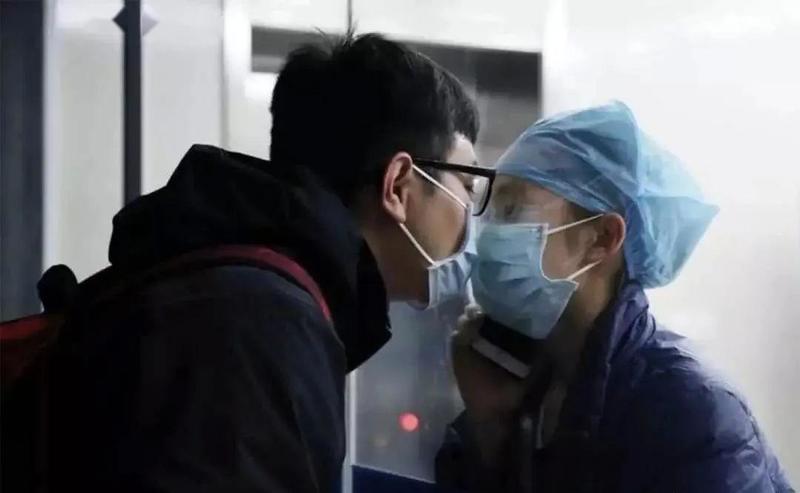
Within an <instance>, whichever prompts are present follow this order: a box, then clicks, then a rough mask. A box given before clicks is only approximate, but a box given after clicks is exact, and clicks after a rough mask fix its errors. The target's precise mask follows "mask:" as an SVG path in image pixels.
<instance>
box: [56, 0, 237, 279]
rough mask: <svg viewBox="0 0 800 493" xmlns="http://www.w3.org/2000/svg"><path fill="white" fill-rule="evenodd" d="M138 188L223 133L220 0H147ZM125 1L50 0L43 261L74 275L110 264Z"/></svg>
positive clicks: (118, 177)
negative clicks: (151, 24) (119, 19)
mask: <svg viewBox="0 0 800 493" xmlns="http://www.w3.org/2000/svg"><path fill="white" fill-rule="evenodd" d="M144 5H145V7H146V8H147V9H149V10H150V11H151V12H152V13H153V15H154V16H155V17H156V19H157V20H158V24H157V25H156V27H155V28H154V29H153V30H152V31H150V33H149V34H147V35H146V36H145V38H144V41H143V48H142V51H143V54H142V65H143V67H142V71H143V76H142V77H143V78H142V106H143V125H142V126H143V144H142V146H143V159H142V191H143V192H145V193H146V192H148V191H151V190H153V189H154V188H156V187H158V186H161V185H162V184H163V183H164V182H165V181H166V180H167V178H168V177H169V175H170V174H171V173H172V171H173V169H174V168H175V166H176V165H177V164H178V161H179V160H180V158H181V156H183V154H184V153H185V152H186V150H187V149H188V148H189V146H190V145H191V144H193V143H196V142H200V143H207V144H215V145H219V144H220V142H221V138H222V98H223V92H222V2H221V0H146V1H145V4H144ZM121 6H122V2H119V1H115V0H49V2H48V4H47V16H48V30H47V39H46V76H45V78H46V81H45V88H46V89H45V92H46V109H45V111H46V113H45V115H46V116H45V119H46V124H45V125H46V131H45V138H46V142H47V144H46V150H45V161H46V163H45V248H44V263H45V266H47V265H51V264H54V263H66V264H68V265H69V266H71V267H72V268H73V269H74V270H75V272H76V274H77V275H78V277H79V278H83V277H86V276H88V275H90V274H92V273H93V272H95V271H97V270H98V269H100V268H102V267H104V266H105V265H107V262H108V261H107V256H108V255H107V250H108V241H109V238H110V236H111V220H112V218H113V216H114V214H115V213H116V212H117V211H118V210H119V209H120V207H121V206H122V202H123V196H122V185H123V182H122V176H123V175H122V156H123V154H122V145H123V142H122V104H123V92H122V91H123V89H122V50H123V38H122V36H123V35H122V31H121V30H120V29H119V27H117V25H116V24H115V23H114V22H113V18H114V16H115V15H116V14H117V13H118V12H119V10H120V8H121Z"/></svg>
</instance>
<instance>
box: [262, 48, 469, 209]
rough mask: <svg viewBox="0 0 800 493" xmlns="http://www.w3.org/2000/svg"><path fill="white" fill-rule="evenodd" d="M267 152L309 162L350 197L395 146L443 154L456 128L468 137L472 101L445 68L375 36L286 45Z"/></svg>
mask: <svg viewBox="0 0 800 493" xmlns="http://www.w3.org/2000/svg"><path fill="white" fill-rule="evenodd" d="M271 111H272V145H271V150H270V154H271V159H272V160H273V161H274V162H276V163H282V164H290V165H303V166H307V167H309V168H310V169H312V170H313V171H314V172H315V173H316V174H317V175H318V176H320V177H321V178H322V179H323V180H324V181H325V182H326V183H327V184H328V185H329V186H330V187H331V188H332V189H333V190H334V191H335V192H336V193H337V194H338V195H339V196H340V197H341V198H342V200H343V201H344V202H345V203H346V204H348V205H352V203H353V202H354V199H355V197H356V195H357V194H358V192H359V191H360V190H361V189H363V187H365V186H368V185H373V184H375V183H378V180H380V177H382V176H383V173H384V171H385V164H386V163H387V162H388V160H389V159H390V158H391V157H392V156H393V155H394V154H395V153H397V152H400V151H405V152H408V153H409V154H411V155H412V156H413V157H418V158H427V159H437V160H442V159H445V158H446V155H447V153H448V152H449V151H450V150H451V149H452V146H453V137H454V134H455V133H461V134H463V135H464V136H465V137H467V138H468V139H469V140H470V141H471V142H472V143H475V140H476V139H477V135H478V128H479V119H478V112H477V109H476V107H475V104H474V102H473V101H472V100H471V99H470V97H469V96H468V95H467V94H466V92H465V91H464V89H463V88H462V86H461V84H460V83H459V81H458V80H457V79H456V78H455V77H454V76H453V75H452V74H451V73H449V72H448V71H447V70H445V69H444V68H442V67H440V66H439V65H438V64H436V63H435V62H433V61H432V60H430V59H429V58H427V57H426V56H424V55H422V54H420V53H417V52H415V51H413V50H411V49H409V48H408V47H406V46H404V45H402V44H399V43H396V42H393V41H389V40H387V39H385V38H383V37H382V36H380V35H378V34H364V35H359V36H354V35H353V34H352V33H348V34H347V35H345V36H343V37H342V38H339V39H335V40H329V41H328V42H327V43H321V44H319V45H306V46H303V47H301V48H299V49H296V50H294V51H293V52H292V53H291V54H290V55H289V57H288V59H287V61H286V64H285V65H284V67H283V69H282V70H281V73H280V75H279V76H278V81H277V83H276V84H275V90H274V93H273V97H272V107H271Z"/></svg>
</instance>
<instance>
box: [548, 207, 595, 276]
mask: <svg viewBox="0 0 800 493" xmlns="http://www.w3.org/2000/svg"><path fill="white" fill-rule="evenodd" d="M604 215H605V214H595V215H594V216H592V217H587V218H586V219H581V220H580V221H575V222H574V223H570V224H565V225H563V226H559V227H557V228H553V229H551V230H548V231H547V236H550V235H552V234H555V233H560V232H561V231H564V230H567V229H569V228H572V227H574V226H578V225H580V224H584V223H588V222H589V221H594V220H595V219H597V218H599V217H603V216H604ZM601 262H602V260H598V261H597V262H592V263H591V264H589V265H585V266H584V267H583V268H581V269H578V270H577V271H576V272H575V273H573V274H572V275H571V276H569V277H567V278H566V279H565V280H567V281H574V280H575V279H577V278H578V277H580V276H582V275H583V274H586V273H587V272H589V271H590V270H591V269H593V268H595V267H597V266H598V265H599V264H600V263H601Z"/></svg>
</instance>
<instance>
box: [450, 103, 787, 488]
mask: <svg viewBox="0 0 800 493" xmlns="http://www.w3.org/2000/svg"><path fill="white" fill-rule="evenodd" d="M497 172H498V178H497V180H496V182H495V184H494V187H493V190H492V193H493V195H492V199H491V204H490V208H489V210H488V211H487V213H486V217H485V218H484V220H483V224H482V226H481V230H480V234H479V236H478V240H477V249H478V260H477V265H476V267H475V272H474V274H473V278H472V281H473V288H474V291H475V298H476V301H477V302H478V304H479V305H480V308H474V309H472V310H471V311H468V313H467V314H466V316H465V317H464V318H463V319H462V322H461V329H460V331H459V332H458V333H457V334H456V336H455V337H454V345H453V361H454V369H455V373H456V377H457V379H458V383H459V389H460V391H461V393H462V396H463V398H464V401H465V404H466V408H467V410H466V413H465V415H464V416H462V417H461V418H460V419H459V420H458V421H457V422H456V423H455V425H454V426H453V428H452V429H451V430H450V431H449V436H448V439H447V441H446V444H445V446H444V447H443V449H442V451H441V453H440V455H439V457H438V459H437V473H438V478H439V482H440V484H447V485H449V486H451V487H455V488H460V489H466V490H470V491H535V492H549V491H558V492H580V491H600V492H694V491H696V492H703V493H714V492H720V493H721V492H744V491H746V492H787V491H793V490H792V489H791V487H790V486H789V484H788V481H787V479H786V478H785V476H784V474H783V472H782V471H781V468H780V466H779V464H778V461H777V459H776V458H775V457H774V455H773V454H772V452H771V451H770V449H769V447H768V446H767V444H766V442H765V440H764V437H763V436H762V434H761V432H760V431H759V428H758V426H757V425H756V423H755V419H754V418H753V416H752V414H751V413H750V410H749V409H748V408H747V406H746V405H745V404H744V402H743V400H742V399H741V398H740V397H739V396H738V395H737V394H736V393H735V392H734V391H733V390H731V389H730V388H729V387H728V386H727V385H726V384H725V383H724V382H722V381H721V380H720V379H718V378H717V377H715V376H713V375H712V374H711V373H710V372H709V371H708V370H707V369H706V368H705V367H704V366H703V365H702V364H701V363H700V362H698V360H697V359H696V358H695V357H694V356H693V355H692V354H691V353H690V352H688V351H687V350H686V348H685V341H684V339H682V338H681V337H680V336H678V335H676V334H673V333H671V332H668V331H666V330H664V328H663V327H661V326H660V325H659V324H658V323H657V322H656V321H655V319H654V318H653V316H652V315H651V314H650V313H649V311H648V300H647V296H646V295H645V293H644V289H645V288H655V287H660V286H664V285H666V284H668V283H670V282H671V281H672V280H673V279H674V278H675V277H676V276H677V274H678V272H679V271H680V269H681V267H682V266H683V265H684V263H685V262H686V260H687V259H688V257H689V255H690V254H691V252H692V250H693V249H694V247H695V246H696V244H697V242H698V241H699V239H700V238H701V236H702V235H703V233H704V232H705V230H706V228H707V226H708V224H709V223H710V222H711V220H712V218H713V217H714V216H715V214H716V212H717V209H716V207H714V206H712V205H710V204H709V203H708V202H706V200H705V199H704V198H703V196H702V194H701V192H700V190H699V188H698V187H697V185H696V184H695V183H694V181H693V180H692V178H691V177H690V176H689V175H688V174H687V173H686V171H685V170H684V169H683V168H682V167H681V166H680V164H679V163H678V161H677V160H676V159H675V158H674V157H673V156H671V155H670V154H668V153H666V152H665V151H663V150H661V149H659V148H658V147H657V146H656V145H655V144H654V143H653V142H652V141H651V140H650V139H649V138H648V137H647V136H645V135H644V134H643V133H642V132H641V131H640V130H639V128H638V126H637V124H636V121H635V119H634V117H633V115H632V113H631V111H630V110H629V109H628V108H627V107H626V106H625V105H623V104H621V103H612V104H609V105H606V106H601V107H597V108H591V109H588V110H585V111H578V112H574V113H569V114H564V115H560V116H557V117H555V118H552V119H548V120H543V121H540V122H538V123H536V124H535V125H533V126H532V127H530V128H529V129H528V130H527V131H526V132H525V133H523V135H522V136H521V137H520V138H519V139H518V140H517V141H516V142H515V143H514V144H513V145H512V146H511V148H510V149H509V150H508V151H507V152H506V153H505V154H504V155H503V157H502V158H501V159H500V162H499V164H498V169H497ZM485 317H488V318H490V319H492V320H493V321H495V322H498V323H500V324H502V325H503V326H505V327H506V328H508V329H510V331H512V332H514V333H516V334H522V335H524V336H525V337H526V338H527V339H529V340H532V341H535V342H536V344H537V352H536V355H537V356H536V358H535V361H534V362H530V361H528V362H524V363H531V364H530V365H529V366H528V367H526V368H524V369H523V370H524V371H522V370H520V369H519V368H518V367H513V368H512V367H511V366H509V365H503V366H504V367H505V368H506V369H508V368H511V369H514V368H516V370H515V371H514V372H515V373H517V375H518V376H519V375H523V376H525V378H524V379H523V378H518V377H517V376H514V375H512V373H511V372H509V371H507V370H506V369H503V368H501V366H499V365H497V364H494V363H492V362H490V361H489V359H487V358H486V357H484V355H489V356H493V357H492V359H493V360H494V361H496V362H500V363H502V362H503V361H504V359H503V357H500V356H503V354H500V355H499V356H498V354H495V353H498V352H499V353H502V351H500V350H499V349H498V348H495V349H496V350H497V351H495V352H494V353H493V352H491V351H489V352H487V350H486V347H487V340H485V339H483V337H482V335H481V334H479V331H478V329H479V327H480V326H481V325H482V324H483V323H484V318H485ZM479 351H480V353H481V354H479ZM506 356H507V355H506ZM521 371H522V372H521ZM520 372H521V373H520Z"/></svg>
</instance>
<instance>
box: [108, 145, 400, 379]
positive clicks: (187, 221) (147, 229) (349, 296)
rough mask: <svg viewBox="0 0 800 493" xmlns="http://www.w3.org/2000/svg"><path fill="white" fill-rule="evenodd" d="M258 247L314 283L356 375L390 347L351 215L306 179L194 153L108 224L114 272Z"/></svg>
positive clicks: (209, 152) (235, 157)
mask: <svg viewBox="0 0 800 493" xmlns="http://www.w3.org/2000/svg"><path fill="white" fill-rule="evenodd" d="M230 244H260V245H266V246H269V247H273V248H277V249H279V250H282V251H285V252H286V253H288V254H289V255H291V256H292V257H294V258H295V260H297V261H298V263H300V264H301V265H302V266H303V267H304V268H305V269H306V270H308V272H309V274H311V276H312V277H313V278H314V279H315V280H316V281H317V283H318V284H319V285H320V288H321V289H322V291H323V293H324V295H325V298H326V300H327V301H328V303H329V305H330V307H331V312H332V315H333V319H334V324H335V326H336V331H337V334H338V335H339V338H340V339H341V340H342V342H343V343H344V345H345V350H346V352H347V359H348V367H349V369H353V368H355V367H356V366H358V365H359V364H361V363H362V362H363V361H364V360H366V359H367V358H369V357H370V356H371V355H372V354H374V353H375V352H376V351H377V350H378V349H379V348H380V347H381V346H382V345H383V344H384V343H385V342H386V341H387V340H388V339H389V336H390V333H389V319H388V315H387V311H388V306H387V298H386V290H385V287H384V284H383V280H382V278H381V276H380V273H379V272H378V269H377V264H376V263H375V259H374V257H373V256H372V253H371V252H370V250H369V248H368V247H367V245H366V243H365V241H364V239H363V237H362V236H361V234H360V233H359V230H358V227H357V225H356V223H355V221H354V220H353V218H352V216H351V214H350V211H349V210H348V209H347V208H346V207H345V206H344V205H343V204H342V202H341V201H340V200H339V198H338V197H337V196H336V195H335V194H334V193H333V192H331V191H330V190H329V189H328V188H327V187H325V185H324V184H323V183H322V182H321V181H320V180H319V179H318V178H317V177H316V175H314V174H313V173H312V172H311V171H310V170H308V169H307V168H305V167H302V166H289V165H281V164H277V163H271V162H269V161H264V160H261V159H258V158H255V157H252V156H246V155H243V154H237V153H232V152H227V151H225V150H222V149H219V148H216V147H211V146H201V145H195V146H193V147H192V148H191V149H190V150H189V152H188V153H187V154H186V155H185V156H184V158H183V159H182V160H181V162H180V164H179V165H178V167H177V169H176V170H175V172H174V174H173V175H172V177H171V178H170V180H169V182H168V183H167V184H166V186H164V187H163V188H161V189H158V190H156V191H155V192H153V193H151V194H149V195H145V196H143V197H140V198H139V199H137V200H135V201H133V202H132V203H131V204H129V205H128V206H127V207H125V208H124V209H122V211H120V212H119V213H118V214H117V215H116V217H115V218H114V230H113V234H112V237H111V245H110V248H109V260H110V261H111V264H112V266H114V267H117V268H121V269H123V270H128V269H142V268H148V267H150V266H153V265H155V264H157V263H159V262H163V261H165V260H168V259H170V258H172V257H174V256H176V255H181V254H183V253H187V252H190V251H192V250H197V249H202V248H208V247H213V246H218V245H230Z"/></svg>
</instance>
